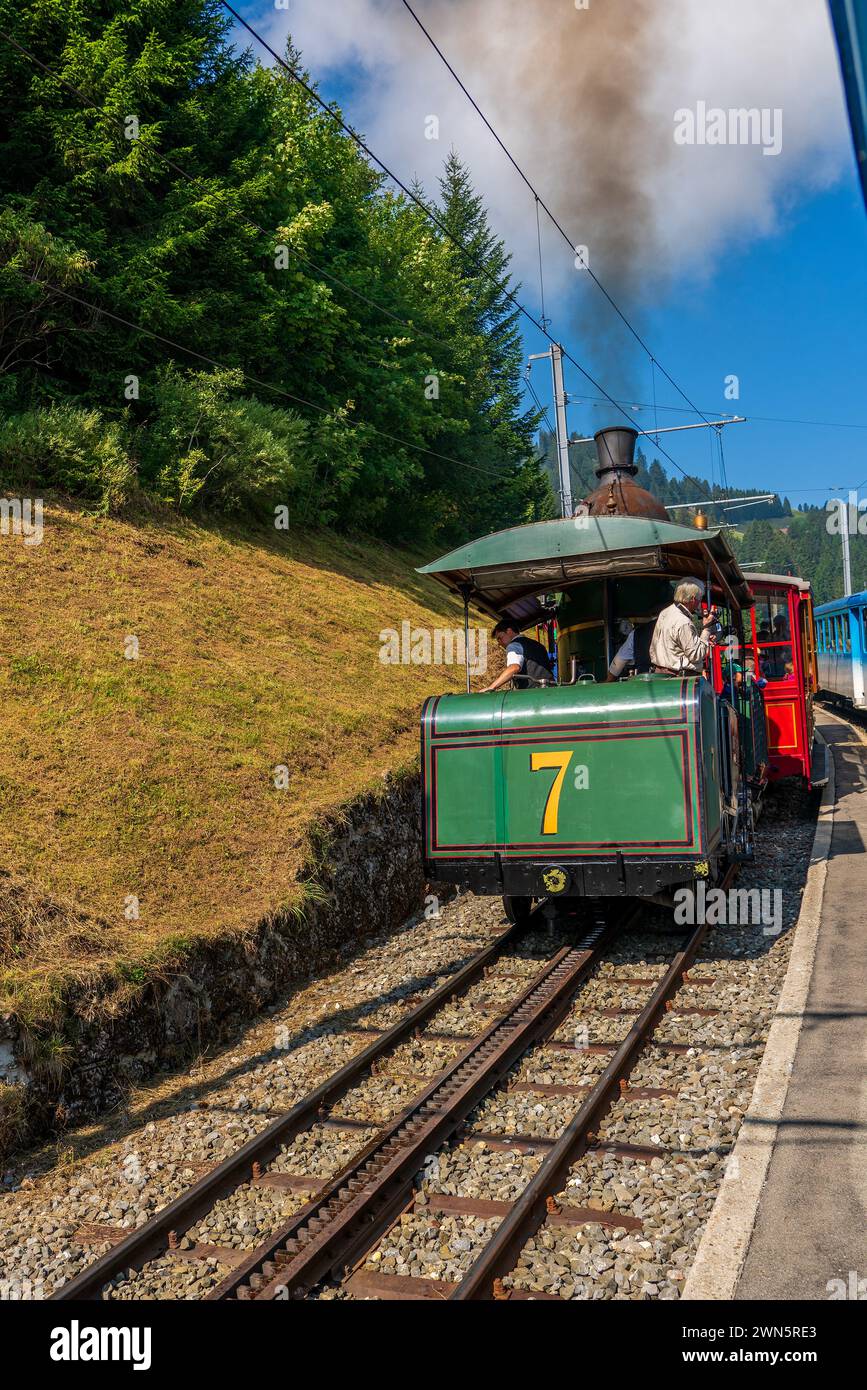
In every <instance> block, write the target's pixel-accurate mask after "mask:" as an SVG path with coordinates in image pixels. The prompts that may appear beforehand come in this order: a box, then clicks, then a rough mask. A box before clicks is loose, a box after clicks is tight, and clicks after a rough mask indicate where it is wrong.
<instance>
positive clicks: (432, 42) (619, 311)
mask: <svg viewBox="0 0 867 1390" xmlns="http://www.w3.org/2000/svg"><path fill="white" fill-rule="evenodd" d="M403 6H404V9H405V10H406V11H407V12H408V13H409V14H410V15H412V18H413V19H414V20H415V22H416V24H417V25H418V27H419V29H420V30H421V32H422V33H423V34H424V36H425V38H426V39H427V41H428V43H429V44H430V45H431V47H432V48H433V49H434V51H435V53H436V54H437V55H438V57H439V58H440V59H441V60H442V62H443V63H444V64H445V66H446V67H447V68H448V70H449V72H450V73H451V75H452V77H453V78H454V79H455V81H456V82H457V84H458V86H459V87H460V89H461V91H462V92H463V94H464V96H465V97H466V98H467V100H468V101H469V103H470V105H471V106H472V107H473V109H474V110H475V111H476V113H477V114H478V115H479V116H480V117H481V119H482V121H483V122H484V124H485V125H486V127H487V129H488V130H489V131H490V133H491V135H493V137H494V139H495V140H496V142H497V144H498V145H499V147H500V149H501V150H502V151H503V154H504V155H505V156H506V158H507V159H508V160H509V163H510V164H511V165H512V166H513V168H514V169H515V170H516V172H517V173H518V174H519V175H520V177H521V178H522V179H523V180H524V183H525V184H526V185H527V187H528V188H529V190H530V192H531V193H532V194H533V197H534V198H535V199H536V203H537V207H538V206H541V207H542V208H543V209H544V211H545V212H546V213H547V214H548V216H549V217H550V219H551V221H552V222H553V224H554V226H555V227H556V228H557V231H558V232H559V233H560V235H561V236H562V237H563V240H564V241H566V242H567V243H568V245H569V249H570V251H572V253H573V254H574V253H575V246H576V243H575V242H574V241H573V239H572V237H570V236H569V235H568V233H567V232H566V231H565V230H564V228H563V227H561V225H560V223H559V222H558V221H557V218H556V217H555V216H554V214H553V212H552V211H551V209H550V208H549V207H548V206H547V204H546V203H545V202H544V201H543V200H542V199H541V198H540V197H539V194H538V193H537V191H536V189H535V187H534V186H533V184H532V183H531V181H530V179H529V178H528V177H527V175H526V174H525V173H524V171H523V169H522V168H521V166H520V164H519V163H518V161H517V160H516V159H515V157H514V155H513V154H512V153H511V151H510V150H509V149H508V148H507V147H506V145H505V144H504V143H503V141H502V140H501V139H500V137H499V135H498V134H497V132H496V130H495V129H494V127H493V126H492V125H491V122H490V121H489V120H488V118H487V116H486V115H485V113H484V111H483V110H482V108H481V107H480V106H479V104H478V102H477V101H476V99H475V97H473V96H472V94H471V93H470V92H468V91H467V88H466V86H465V85H464V83H463V82H462V81H461V79H460V77H459V76H458V74H457V73H456V72H455V70H454V68H453V67H452V65H451V63H450V62H449V60H448V58H447V57H446V56H445V54H444V53H443V51H442V49H441V48H440V46H439V44H438V43H437V42H436V40H435V39H434V37H433V35H432V34H431V33H430V32H429V31H428V30H427V29H426V28H425V26H424V25H423V24H422V22H421V20H420V19H419V17H418V15H417V14H416V12H415V10H414V9H413V7H412V5H410V3H409V0H403ZM579 254H580V252H579ZM581 264H582V265H583V266H584V269H585V270H586V271H587V273H588V274H589V276H590V278H591V280H592V281H593V283H594V284H595V285H596V287H597V288H598V289H599V290H601V292H602V294H603V295H604V296H605V298H606V299H607V300H608V303H609V304H610V305H611V307H612V309H613V310H614V312H615V313H616V314H617V315H618V316H619V317H620V318H621V319H622V321H623V323H625V325H626V327H627V328H628V329H629V331H630V333H631V334H632V336H633V338H634V339H635V341H636V342H637V343H638V344H639V345H640V346H641V347H642V348H643V350H644V351H645V352H646V353H647V355H648V357H649V358H650V359H651V360H654V355H653V353H652V352H651V350H650V348H649V347H648V345H647V343H646V342H645V341H644V339H643V338H642V336H641V334H640V333H639V332H638V330H637V328H635V327H634V326H633V324H632V323H630V321H629V319H628V318H627V317H626V315H625V314H624V312H623V310H622V309H621V308H620V306H619V305H618V304H617V303H615V301H614V299H613V298H612V297H611V295H610V294H609V293H608V290H607V289H606V288H605V286H604V285H603V284H602V281H601V280H600V279H599V277H598V276H597V275H596V274H594V272H593V271H592V270H591V268H590V266H589V265H588V263H587V262H586V261H585V260H584V257H583V255H582V256H581ZM656 365H657V366H658V367H659V370H660V371H661V372H662V375H663V376H664V377H665V378H666V380H667V381H669V382H670V383H671V385H672V386H673V387H674V389H675V391H677V392H678V394H679V395H681V396H682V397H683V399H684V400H685V401H686V402H687V404H688V405H689V406H691V408H692V409H693V410H694V411H695V413H696V415H701V418H702V419H703V420H704V421H705V424H710V421H709V420H707V419H706V417H705V416H704V414H703V413H702V411H700V410H699V408H698V406H697V405H695V404H694V402H693V401H692V400H691V399H690V397H689V396H688V395H687V394H686V392H685V391H684V390H683V388H682V387H681V386H678V384H677V382H676V381H675V380H674V377H673V376H671V374H670V373H669V372H667V371H666V370H665V368H664V367H663V365H662V363H661V362H659V361H657V363H656Z"/></svg>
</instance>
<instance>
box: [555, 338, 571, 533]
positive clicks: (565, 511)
mask: <svg viewBox="0 0 867 1390" xmlns="http://www.w3.org/2000/svg"><path fill="white" fill-rule="evenodd" d="M551 373H552V376H553V378H554V421H555V424H556V427H557V462H558V466H559V469H560V515H561V516H571V515H572V482H571V479H570V477H569V432H568V430H567V428H566V390H565V387H564V385H563V349H562V347H561V346H560V344H559V343H552V344H551Z"/></svg>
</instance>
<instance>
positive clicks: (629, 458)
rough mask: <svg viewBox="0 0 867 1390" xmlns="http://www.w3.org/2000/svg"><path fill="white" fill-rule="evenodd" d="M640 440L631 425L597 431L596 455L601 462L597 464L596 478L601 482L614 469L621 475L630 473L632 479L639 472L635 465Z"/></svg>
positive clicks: (594, 438) (609, 427)
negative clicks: (636, 442)
mask: <svg viewBox="0 0 867 1390" xmlns="http://www.w3.org/2000/svg"><path fill="white" fill-rule="evenodd" d="M637 438H638V430H633V429H631V428H630V427H629V425H609V426H608V427H607V428H606V429H604V430H597V431H596V433H595V434H594V436H593V442H594V443H595V445H596V454H597V457H598V460H599V462H598V463H597V464H596V476H597V478H599V480H600V482H601V480H602V478H603V477H604V475H605V474H606V473H610V472H611V470H612V469H615V470H617V472H619V473H629V474H630V475H631V476H632V477H635V474H636V473H637V472H638V469H637V467H636V465H635V441H636V439H637Z"/></svg>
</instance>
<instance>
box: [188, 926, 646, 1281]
mask: <svg viewBox="0 0 867 1390" xmlns="http://www.w3.org/2000/svg"><path fill="white" fill-rule="evenodd" d="M636 911H637V909H636V908H635V906H634V904H629V905H628V910H627V914H626V915H627V916H628V917H629V918H631V917H632V916H634V915H635V912H636ZM623 925H624V916H623V915H622V914H621V916H620V917H618V918H617V919H615V920H613V921H609V922H605V923H602V924H599V925H597V926H596V927H595V928H593V929H592V930H591V931H590V932H589V933H585V935H584V937H583V940H582V941H581V943H580V944H579V945H577V946H574V947H565V948H564V949H563V950H561V951H559V952H558V953H557V955H555V956H554V957H553V959H552V960H551V961H549V962H548V963H547V964H546V965H545V966H544V968H543V969H542V970H541V971H540V972H539V973H538V974H537V975H536V977H535V978H534V980H533V981H532V983H531V984H530V985H529V986H528V988H527V989H525V990H524V991H523V992H522V993H521V994H520V995H519V996H518V998H517V999H516V1000H514V1001H513V1003H512V1004H511V1005H509V1006H508V1011H507V1013H506V1014H505V1016H504V1017H502V1018H499V1019H497V1020H495V1021H494V1022H493V1023H492V1024H491V1026H490V1027H489V1028H488V1029H486V1030H485V1032H484V1033H482V1034H480V1035H479V1037H478V1038H475V1039H473V1040H472V1041H471V1042H470V1043H469V1044H468V1046H467V1047H466V1048H465V1049H464V1051H463V1052H462V1053H461V1054H460V1055H459V1056H458V1057H457V1058H456V1059H455V1061H454V1062H453V1064H452V1065H451V1066H450V1067H449V1068H448V1070H447V1071H446V1072H445V1073H441V1074H440V1076H439V1077H438V1078H437V1079H436V1080H435V1081H434V1082H433V1083H432V1084H431V1085H430V1086H429V1087H428V1089H427V1090H426V1091H425V1092H424V1093H423V1094H422V1095H420V1096H419V1097H417V1098H416V1100H414V1101H413V1102H412V1104H411V1105H410V1106H408V1107H407V1109H406V1110H405V1111H404V1112H403V1113H402V1114H401V1115H400V1116H398V1117H397V1118H396V1120H395V1121H394V1122H393V1123H392V1125H391V1126H390V1128H389V1129H388V1130H386V1131H384V1132H383V1133H382V1134H380V1135H378V1136H377V1137H376V1139H375V1140H374V1141H373V1142H372V1143H371V1144H370V1145H368V1146H367V1148H366V1149H364V1150H363V1151H362V1153H361V1154H360V1155H358V1156H357V1158H355V1159H354V1160H353V1161H352V1163H350V1164H349V1165H347V1167H346V1168H345V1169H344V1170H343V1171H342V1172H341V1173H340V1174H338V1175H337V1176H336V1177H335V1178H334V1179H332V1180H331V1182H330V1183H329V1185H328V1187H327V1188H326V1189H325V1191H323V1192H322V1193H321V1194H320V1195H319V1196H318V1197H317V1198H316V1199H315V1201H314V1202H312V1203H311V1204H309V1205H308V1207H306V1208H305V1209H304V1211H302V1212H300V1213H298V1215H297V1216H296V1217H295V1218H293V1220H292V1221H290V1222H288V1223H287V1225H286V1226H285V1227H284V1228H283V1229H282V1230H281V1231H279V1232H278V1233H276V1234H275V1235H274V1236H273V1237H272V1238H271V1240H270V1241H269V1242H267V1244H266V1245H265V1246H262V1247H260V1248H259V1249H258V1250H256V1251H254V1252H253V1253H252V1254H251V1255H250V1257H249V1259H247V1260H246V1261H245V1262H244V1263H242V1264H240V1265H238V1266H237V1267H236V1268H235V1269H233V1270H232V1271H231V1272H230V1273H229V1274H227V1276H226V1277H225V1279H224V1280H223V1281H222V1283H221V1284H220V1285H218V1286H217V1288H216V1289H214V1290H213V1291H212V1293H211V1294H209V1295H208V1297H209V1298H210V1299H222V1298H230V1297H233V1296H234V1297H236V1298H239V1299H242V1300H245V1299H275V1298H276V1299H285V1298H290V1297H300V1296H303V1295H304V1294H305V1293H306V1292H308V1291H309V1290H310V1289H311V1288H312V1287H313V1286H314V1285H315V1284H316V1283H318V1282H319V1281H320V1280H321V1279H323V1278H325V1277H327V1276H328V1275H330V1274H339V1273H342V1272H343V1271H344V1270H345V1269H346V1268H348V1267H349V1266H351V1264H352V1261H353V1260H354V1259H356V1258H357V1256H358V1255H359V1253H360V1252H362V1251H363V1250H365V1249H367V1248H369V1246H370V1245H371V1243H372V1242H374V1241H375V1240H377V1239H378V1238H379V1235H380V1234H381V1233H382V1232H383V1231H384V1230H386V1229H387V1227H388V1226H389V1224H390V1223H391V1221H392V1220H393V1219H394V1217H395V1216H396V1214H397V1213H398V1212H399V1211H400V1210H401V1208H402V1206H403V1205H404V1204H405V1203H406V1199H407V1195H408V1193H409V1192H410V1191H411V1190H412V1183H413V1179H414V1177H415V1175H416V1173H417V1172H418V1170H419V1168H420V1167H421V1166H422V1164H423V1162H424V1158H425V1155H426V1154H428V1153H429V1152H430V1151H431V1149H433V1148H435V1147H437V1145H439V1144H441V1143H443V1142H445V1140H447V1139H448V1138H450V1137H451V1135H452V1134H454V1132H455V1131H456V1130H457V1129H458V1127H459V1126H460V1125H461V1124H462V1123H463V1121H464V1120H465V1119H466V1117H467V1115H468V1114H469V1113H470V1111H471V1110H473V1109H474V1107H475V1106H476V1105H478V1103H479V1101H480V1100H481V1099H482V1098H483V1097H484V1096H485V1095H486V1094H487V1093H488V1092H489V1091H490V1090H491V1089H492V1088H493V1087H494V1086H496V1084H497V1083H498V1082H499V1081H500V1080H501V1079H502V1077H503V1076H505V1074H506V1073H507V1072H508V1071H509V1069H510V1068H511V1067H512V1066H513V1065H514V1063H515V1062H516V1061H517V1060H518V1059H519V1058H520V1057H521V1055H522V1054H523V1053H524V1052H525V1051H526V1050H527V1049H528V1048H529V1047H531V1046H532V1045H533V1043H534V1042H536V1041H538V1040H539V1038H540V1037H543V1036H545V1035H547V1034H550V1033H551V1032H553V1031H555V1029H556V1028H557V1027H558V1026H559V1024H560V1022H561V1021H562V1019H563V1018H564V1016H565V1015H566V1013H567V1012H568V1010H569V1007H570V1005H571V1003H572V1000H573V997H574V993H575V990H576V989H577V988H578V987H579V986H580V984H581V983H582V982H583V981H584V980H585V979H586V977H587V976H588V974H589V973H590V972H591V971H592V970H593V969H594V968H595V966H596V964H597V962H598V959H599V956H600V955H601V953H602V952H603V950H604V949H605V948H606V947H607V945H608V944H609V942H610V940H611V938H612V936H613V935H614V933H615V932H616V931H617V930H618V928H620V927H622V926H623Z"/></svg>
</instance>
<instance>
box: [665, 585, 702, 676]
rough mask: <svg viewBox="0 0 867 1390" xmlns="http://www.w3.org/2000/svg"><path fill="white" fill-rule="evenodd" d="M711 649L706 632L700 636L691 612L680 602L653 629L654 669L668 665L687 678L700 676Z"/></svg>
mask: <svg viewBox="0 0 867 1390" xmlns="http://www.w3.org/2000/svg"><path fill="white" fill-rule="evenodd" d="M709 646H710V635H709V633H708V632H707V630H706V629H703V630H702V631H701V632H700V633H699V632H698V631H697V630H696V626H695V623H694V622H693V620H692V617H691V616H690V613H689V609H687V608H684V607H683V605H682V604H680V603H672V604H670V605H669V606H668V608H663V610H662V612H661V613H660V615H659V617H658V618H657V620H656V626H655V628H654V629H653V639H652V641H651V643H650V660H651V662H652V663H653V665H654V666H665V667H666V668H667V669H668V670H669V671H677V672H678V674H679V675H680V674H682V675H685V676H700V675H701V673H702V670H703V669H704V659H705V657H706V655H707V651H708V647H709Z"/></svg>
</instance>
